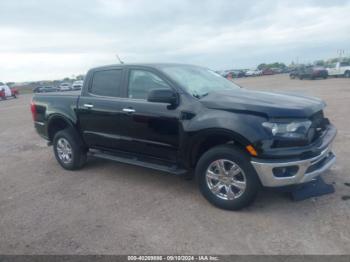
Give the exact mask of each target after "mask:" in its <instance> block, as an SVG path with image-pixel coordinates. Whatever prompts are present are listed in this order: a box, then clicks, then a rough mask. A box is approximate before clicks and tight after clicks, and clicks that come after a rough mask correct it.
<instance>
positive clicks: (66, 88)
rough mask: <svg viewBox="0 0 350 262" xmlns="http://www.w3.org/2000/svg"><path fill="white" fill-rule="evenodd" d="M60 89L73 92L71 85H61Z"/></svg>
mask: <svg viewBox="0 0 350 262" xmlns="http://www.w3.org/2000/svg"><path fill="white" fill-rule="evenodd" d="M59 89H60V91H70V90H72V85H71V84H70V83H61V84H60V85H59Z"/></svg>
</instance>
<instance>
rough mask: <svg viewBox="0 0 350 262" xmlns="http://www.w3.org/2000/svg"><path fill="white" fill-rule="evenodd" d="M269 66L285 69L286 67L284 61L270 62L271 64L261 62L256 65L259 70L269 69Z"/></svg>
mask: <svg viewBox="0 0 350 262" xmlns="http://www.w3.org/2000/svg"><path fill="white" fill-rule="evenodd" d="M271 68H279V69H285V68H287V66H286V65H285V64H284V63H279V62H275V63H271V64H265V63H262V64H260V65H258V69H259V70H264V69H271Z"/></svg>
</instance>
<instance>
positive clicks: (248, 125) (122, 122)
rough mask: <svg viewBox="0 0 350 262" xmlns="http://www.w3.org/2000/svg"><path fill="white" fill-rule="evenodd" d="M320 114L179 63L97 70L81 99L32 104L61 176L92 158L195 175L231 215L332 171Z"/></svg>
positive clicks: (306, 102)
mask: <svg viewBox="0 0 350 262" xmlns="http://www.w3.org/2000/svg"><path fill="white" fill-rule="evenodd" d="M324 107H325V103H324V102H323V101H322V100H319V99H317V98H313V97H305V96H301V95H296V94H294V95H291V94H283V93H270V92H259V91H251V90H246V89H243V88H241V87H239V86H237V85H236V84H234V83H233V82H231V81H229V80H227V79H225V78H223V77H221V76H220V75H218V74H216V73H215V72H213V71H211V70H209V69H206V68H203V67H198V66H192V65H181V64H135V65H112V66H104V67H99V68H94V69H91V70H90V71H89V72H88V73H87V75H86V78H85V81H84V85H83V88H82V90H81V91H79V92H67V93H48V94H35V95H34V97H33V99H32V103H31V111H32V115H33V119H34V125H35V128H36V130H37V131H38V133H39V134H40V135H41V136H42V137H44V138H45V139H47V140H48V144H49V145H53V150H54V154H55V156H56V159H57V161H58V162H59V163H60V165H61V166H62V167H63V168H65V169H68V170H74V169H78V168H81V167H82V166H83V165H84V163H85V162H86V160H87V156H94V157H100V158H105V159H110V160H114V161H119V162H123V163H128V164H134V165H140V166H144V167H147V168H153V169H157V170H161V171H165V172H169V173H172V174H176V175H180V174H186V175H189V174H193V175H194V176H195V178H196V179H197V181H198V184H199V188H200V190H201V192H202V194H203V195H204V196H205V197H206V198H207V199H208V200H209V201H210V202H211V203H212V204H214V205H216V206H218V207H221V208H224V209H231V210H236V209H240V208H242V207H245V206H247V205H248V204H250V203H251V202H252V201H253V200H254V198H255V196H256V193H257V191H258V189H259V188H260V187H261V186H264V187H284V186H290V185H297V184H301V183H306V182H309V181H311V180H313V179H314V178H315V177H317V176H319V175H320V174H321V173H323V172H324V171H326V170H327V169H329V168H330V167H331V166H332V165H333V164H334V162H335V155H334V154H333V153H332V151H331V144H332V141H333V139H334V137H335V136H336V129H335V127H334V126H333V125H331V124H330V122H329V120H328V119H327V118H325V117H324V115H323V109H324Z"/></svg>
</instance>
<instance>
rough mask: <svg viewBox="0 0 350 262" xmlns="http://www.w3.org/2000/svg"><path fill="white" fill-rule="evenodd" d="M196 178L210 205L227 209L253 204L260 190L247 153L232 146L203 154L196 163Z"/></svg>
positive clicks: (219, 147)
mask: <svg viewBox="0 0 350 262" xmlns="http://www.w3.org/2000/svg"><path fill="white" fill-rule="evenodd" d="M196 179H197V181H198V184H199V189H200V191H201V192H202V194H203V196H204V197H205V198H206V199H207V200H208V201H209V202H210V203H212V204H213V205H215V206H217V207H220V208H223V209H228V210H238V209H241V208H243V207H246V206H248V205H250V204H251V203H252V202H253V201H254V199H255V196H256V194H257V192H258V189H259V187H260V181H259V179H258V177H257V174H256V172H255V170H254V168H253V167H252V165H251V164H250V161H249V157H248V156H247V154H246V153H245V152H243V151H242V150H240V149H238V148H237V147H234V146H229V145H221V146H217V147H214V148H212V149H210V150H208V151H207V152H206V153H204V154H203V156H202V157H201V158H200V160H199V161H198V163H197V167H196Z"/></svg>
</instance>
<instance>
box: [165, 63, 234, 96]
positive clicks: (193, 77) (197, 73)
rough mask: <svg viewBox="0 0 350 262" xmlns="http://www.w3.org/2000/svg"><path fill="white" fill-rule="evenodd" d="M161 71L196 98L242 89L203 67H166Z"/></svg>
mask: <svg viewBox="0 0 350 262" xmlns="http://www.w3.org/2000/svg"><path fill="white" fill-rule="evenodd" d="M161 70H162V71H163V72H164V73H165V74H166V75H168V76H169V77H170V78H172V79H173V80H175V81H176V82H177V83H178V84H180V85H181V86H182V87H183V88H185V89H186V91H187V92H188V93H190V94H191V95H192V96H194V97H196V98H201V97H203V96H206V95H207V94H209V93H210V92H215V91H220V90H224V89H238V88H240V87H239V86H238V85H236V84H234V83H233V82H231V81H229V80H227V79H226V78H224V77H222V76H220V75H219V74H217V73H215V72H214V71H212V70H209V69H206V68H202V67H196V66H164V67H162V68H161Z"/></svg>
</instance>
